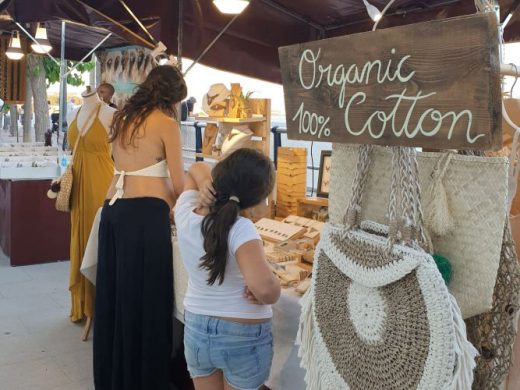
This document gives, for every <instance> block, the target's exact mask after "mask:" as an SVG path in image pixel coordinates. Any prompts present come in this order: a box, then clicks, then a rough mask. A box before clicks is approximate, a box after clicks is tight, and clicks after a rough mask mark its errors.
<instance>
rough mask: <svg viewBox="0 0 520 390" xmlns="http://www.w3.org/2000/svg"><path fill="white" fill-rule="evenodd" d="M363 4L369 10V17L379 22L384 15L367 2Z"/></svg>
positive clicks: (365, 0)
mask: <svg viewBox="0 0 520 390" xmlns="http://www.w3.org/2000/svg"><path fill="white" fill-rule="evenodd" d="M363 3H364V4H365V7H366V8H367V13H368V16H370V18H371V19H372V20H373V21H374V22H379V21H380V20H381V18H382V17H383V14H382V13H381V11H379V9H377V7H376V6H375V5H372V4H370V3H369V2H368V1H367V0H363Z"/></svg>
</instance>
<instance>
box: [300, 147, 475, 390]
mask: <svg viewBox="0 0 520 390" xmlns="http://www.w3.org/2000/svg"><path fill="white" fill-rule="evenodd" d="M371 149H372V148H371V147H369V146H362V147H361V148H360V152H359V159H358V164H357V172H356V175H355V179H354V183H353V196H352V198H351V200H350V204H349V206H348V209H347V212H346V215H345V218H344V224H342V225H338V224H328V225H327V226H326V227H325V229H324V231H323V232H322V235H321V241H320V244H319V246H318V248H317V250H316V254H315V259H314V271H313V281H312V285H311V288H310V289H309V290H308V292H307V293H306V294H305V295H304V297H303V298H302V315H301V319H300V329H299V331H298V336H297V339H298V343H299V344H300V350H299V353H300V356H301V359H302V366H303V367H304V368H305V369H306V370H307V373H306V377H305V380H306V382H307V388H308V389H309V390H335V389H352V390H368V389H370V390H378V389H381V390H383V389H384V390H392V389H395V390H402V389H431V390H441V389H460V390H467V389H469V388H470V387H471V383H472V382H473V369H474V367H475V356H476V354H477V351H476V350H475V348H474V347H473V346H472V345H471V343H469V342H468V341H467V339H466V328H465V324H464V321H463V319H462V316H461V312H460V309H459V307H458V306H457V303H456V301H455V299H454V298H453V297H452V296H451V295H450V293H449V292H448V289H447V287H446V285H445V283H444V281H443V279H442V276H441V274H440V272H439V271H438V269H437V267H436V264H435V261H434V260H433V258H432V256H431V255H429V254H428V253H427V252H426V251H424V250H423V249H422V248H423V247H427V246H428V243H427V242H426V241H427V240H426V238H425V234H424V231H423V221H422V219H423V218H422V211H421V207H420V200H419V197H420V195H419V194H420V189H419V184H418V180H417V175H418V173H417V170H418V169H417V160H416V156H415V150H413V149H403V148H395V149H394V152H393V159H392V166H393V168H392V183H391V189H390V201H389V207H388V215H389V225H388V226H384V225H381V224H378V223H375V222H371V221H359V216H360V215H361V201H362V198H363V196H362V195H363V192H364V188H365V184H366V182H367V177H368V175H369V166H370V163H371V159H370V151H371Z"/></svg>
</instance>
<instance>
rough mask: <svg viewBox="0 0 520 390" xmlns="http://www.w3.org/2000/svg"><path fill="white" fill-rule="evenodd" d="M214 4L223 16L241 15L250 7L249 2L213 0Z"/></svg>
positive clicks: (241, 0) (245, 0)
mask: <svg viewBox="0 0 520 390" xmlns="http://www.w3.org/2000/svg"><path fill="white" fill-rule="evenodd" d="M213 4H215V6H216V7H217V8H218V10H219V11H220V12H222V13H223V14H231V15H238V14H241V13H242V12H243V11H244V10H245V9H246V8H247V6H248V5H249V0H213Z"/></svg>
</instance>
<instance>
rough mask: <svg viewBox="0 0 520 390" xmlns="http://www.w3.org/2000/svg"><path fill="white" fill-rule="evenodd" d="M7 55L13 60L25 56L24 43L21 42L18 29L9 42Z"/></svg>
mask: <svg viewBox="0 0 520 390" xmlns="http://www.w3.org/2000/svg"><path fill="white" fill-rule="evenodd" d="M5 55H6V56H7V58H9V59H10V60H13V61H19V60H21V59H22V58H23V56H24V53H23V51H22V43H21V42H20V34H19V33H18V31H14V32H13V35H12V36H11V41H10V42H9V47H8V48H7V50H6V52H5Z"/></svg>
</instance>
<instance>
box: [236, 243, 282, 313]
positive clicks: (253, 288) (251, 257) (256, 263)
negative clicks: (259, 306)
mask: <svg viewBox="0 0 520 390" xmlns="http://www.w3.org/2000/svg"><path fill="white" fill-rule="evenodd" d="M235 257H236V260H237V263H238V267H239V268H240V272H241V273H242V275H243V276H244V280H245V282H246V285H247V288H248V289H249V291H250V292H251V293H253V295H254V297H255V298H256V299H257V300H258V301H259V302H260V303H263V304H264V305H271V304H274V303H276V302H277V301H278V298H280V293H281V287H280V281H279V280H278V278H277V277H276V276H274V274H273V272H272V271H271V268H270V267H269V264H268V263H267V260H266V258H265V253H264V247H263V244H262V241H260V240H252V241H248V242H246V243H245V244H244V245H242V246H241V247H239V248H238V250H237V251H236V253H235Z"/></svg>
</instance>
